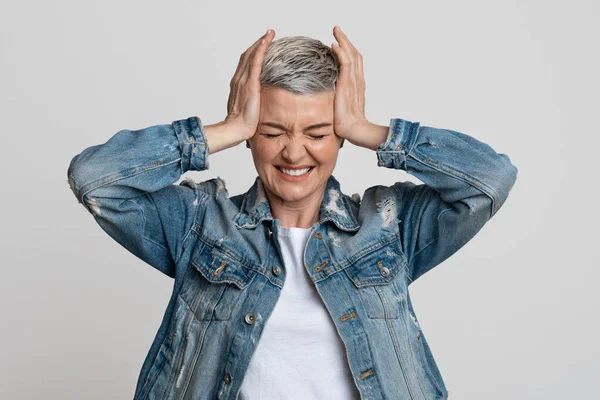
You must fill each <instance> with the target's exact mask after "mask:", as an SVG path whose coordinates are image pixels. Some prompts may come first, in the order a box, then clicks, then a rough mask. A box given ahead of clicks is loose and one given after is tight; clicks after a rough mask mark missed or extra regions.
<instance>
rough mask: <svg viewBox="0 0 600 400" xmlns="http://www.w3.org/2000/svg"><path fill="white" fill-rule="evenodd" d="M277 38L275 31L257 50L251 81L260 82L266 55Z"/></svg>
mask: <svg viewBox="0 0 600 400" xmlns="http://www.w3.org/2000/svg"><path fill="white" fill-rule="evenodd" d="M274 37H275V31H271V33H270V34H268V35H267V36H266V38H264V39H263V41H262V43H260V45H259V46H258V47H257V48H256V51H255V54H254V57H253V60H252V64H251V66H250V72H249V79H250V80H251V81H258V80H259V78H260V73H261V71H262V64H263V61H264V59H265V53H266V52H267V49H268V48H269V46H270V44H271V42H272V41H273V38H274Z"/></svg>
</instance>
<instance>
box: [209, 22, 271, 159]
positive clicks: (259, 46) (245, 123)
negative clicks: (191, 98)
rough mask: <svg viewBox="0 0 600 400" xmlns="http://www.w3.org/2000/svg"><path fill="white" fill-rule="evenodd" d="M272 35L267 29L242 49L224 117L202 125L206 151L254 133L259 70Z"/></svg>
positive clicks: (257, 105)
mask: <svg viewBox="0 0 600 400" xmlns="http://www.w3.org/2000/svg"><path fill="white" fill-rule="evenodd" d="M274 37H275V31H274V30H273V29H269V30H267V33H265V34H264V35H263V36H262V37H260V38H259V39H258V40H257V41H256V42H254V44H252V46H250V47H248V49H247V50H246V51H245V52H243V53H242V55H241V56H240V61H239V63H238V66H237V70H236V71H235V74H234V75H233V78H232V79H231V82H230V85H229V87H230V91H229V99H228V101H227V117H226V118H225V120H224V121H222V122H219V123H216V124H213V125H206V126H204V129H205V133H206V140H207V142H208V147H209V153H210V154H212V153H215V152H217V151H220V150H223V149H226V148H229V147H233V146H236V145H238V144H239V143H241V142H243V141H244V140H247V139H250V138H251V137H252V136H254V133H255V132H256V128H257V126H258V120H259V117H260V91H261V86H260V73H261V71H262V63H263V60H264V58H265V52H266V51H267V49H268V48H269V45H270V44H271V42H272V41H273V38H274Z"/></svg>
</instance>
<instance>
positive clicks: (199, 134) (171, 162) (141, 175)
mask: <svg viewBox="0 0 600 400" xmlns="http://www.w3.org/2000/svg"><path fill="white" fill-rule="evenodd" d="M208 155H209V149H208V144H207V142H206V137H205V134H204V128H203V126H202V123H201V121H200V119H199V118H198V117H190V118H188V119H183V120H178V121H174V122H173V123H172V124H165V125H156V126H151V127H148V128H145V129H139V130H127V129H124V130H121V131H119V132H117V133H116V134H115V135H114V136H112V137H111V138H110V139H109V140H108V141H107V142H106V143H104V144H101V145H96V146H91V147H89V148H87V149H85V150H84V151H82V152H81V153H80V154H78V155H76V156H75V157H74V158H73V159H72V160H71V162H70V165H69V168H68V171H67V177H68V182H69V185H70V186H71V189H72V191H73V193H74V194H75V196H76V197H77V199H78V201H79V202H80V203H81V204H83V206H84V207H85V208H86V209H87V210H88V211H89V212H90V213H91V214H92V215H93V216H94V218H95V220H96V222H97V223H98V224H99V225H100V227H101V228H102V229H103V230H104V231H105V232H106V233H108V234H109V235H110V236H111V237H112V238H113V239H114V240H115V241H117V242H118V243H119V244H121V245H122V246H123V247H125V248H126V249H127V250H129V251H130V252H131V253H133V254H134V255H136V256H137V257H138V258H140V259H142V260H143V261H145V262H147V263H148V264H150V265H151V266H153V267H155V268H156V269H158V270H159V271H161V272H163V273H164V274H166V275H168V276H169V277H171V278H174V277H175V273H176V265H177V262H178V259H179V257H180V256H181V248H182V244H183V242H184V240H185V238H186V236H187V235H188V234H189V232H190V231H191V228H192V226H193V224H194V221H195V218H196V215H197V213H199V212H202V207H204V204H205V200H206V198H207V197H208V196H207V194H206V193H204V192H203V191H202V190H199V187H201V184H199V185H196V184H193V183H189V181H183V182H181V184H180V185H174V182H176V181H177V180H178V179H179V178H180V177H181V175H182V174H183V173H185V172H186V171H189V170H193V171H202V170H206V169H208V168H209V162H208Z"/></svg>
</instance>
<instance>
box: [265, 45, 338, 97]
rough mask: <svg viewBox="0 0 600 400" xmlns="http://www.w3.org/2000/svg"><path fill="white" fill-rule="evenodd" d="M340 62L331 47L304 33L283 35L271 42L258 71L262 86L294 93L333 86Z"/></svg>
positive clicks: (332, 87) (310, 91)
mask: <svg viewBox="0 0 600 400" xmlns="http://www.w3.org/2000/svg"><path fill="white" fill-rule="evenodd" d="M339 71H340V62H339V59H338V57H337V55H336V54H335V53H334V52H333V50H331V47H329V46H326V45H324V44H323V43H322V42H321V41H319V40H316V39H312V38H309V37H306V36H286V37H282V38H280V39H277V40H274V41H272V42H271V45H270V46H269V48H268V49H267V52H266V53H265V57H264V60H263V65H262V72H261V74H260V84H261V86H263V87H272V88H277V89H284V90H287V91H290V92H292V93H295V94H313V93H318V92H324V91H330V90H335V84H336V82H337V78H338V74H339Z"/></svg>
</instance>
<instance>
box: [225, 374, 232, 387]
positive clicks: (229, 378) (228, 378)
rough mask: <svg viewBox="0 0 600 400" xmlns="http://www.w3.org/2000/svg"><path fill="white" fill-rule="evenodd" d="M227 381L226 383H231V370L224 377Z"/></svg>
mask: <svg viewBox="0 0 600 400" xmlns="http://www.w3.org/2000/svg"><path fill="white" fill-rule="evenodd" d="M223 380H224V381H225V383H226V384H228V385H229V384H230V383H231V375H230V374H229V372H225V377H224V379H223Z"/></svg>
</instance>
